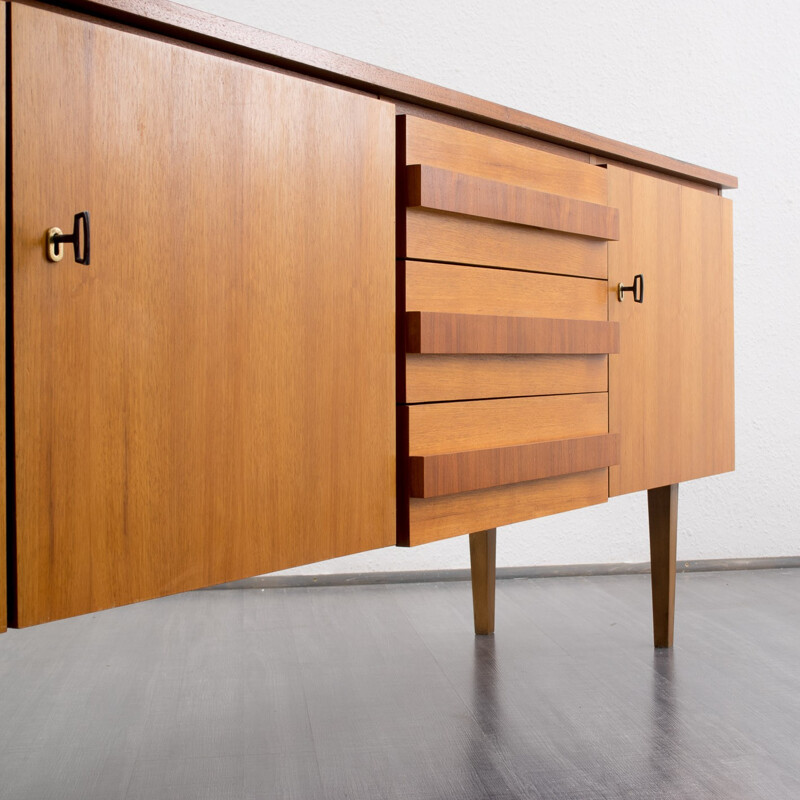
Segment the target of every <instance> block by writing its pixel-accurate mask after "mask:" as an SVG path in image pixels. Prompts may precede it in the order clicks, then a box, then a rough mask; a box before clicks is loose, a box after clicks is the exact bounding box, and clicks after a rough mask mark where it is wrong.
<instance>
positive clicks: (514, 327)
mask: <svg viewBox="0 0 800 800" xmlns="http://www.w3.org/2000/svg"><path fill="white" fill-rule="evenodd" d="M398 270H399V272H400V285H401V286H402V287H403V289H404V295H405V296H404V298H403V297H402V296H401V297H400V301H401V303H400V309H401V320H400V322H401V325H400V327H401V328H403V329H404V332H403V334H402V335H403V347H404V349H405V361H404V362H402V361H401V362H400V364H399V367H400V369H399V375H398V382H397V385H398V400H399V402H407V403H422V402H432V401H443V400H467V399H477V398H495V397H512V396H517V397H518V396H523V395H539V394H567V393H580V392H604V391H606V389H607V386H608V369H607V354H608V353H610V352H617V350H618V336H619V334H618V326H617V325H616V324H615V323H608V322H607V321H606V316H607V302H608V301H607V291H608V289H607V284H606V282H605V281H599V280H591V279H585V278H573V277H565V276H560V275H547V274H538V273H529V272H519V271H511V270H504V269H485V268H481V267H465V266H460V265H455V264H438V263H428V262H419V261H406V262H398Z"/></svg>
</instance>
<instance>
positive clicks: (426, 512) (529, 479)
mask: <svg viewBox="0 0 800 800" xmlns="http://www.w3.org/2000/svg"><path fill="white" fill-rule="evenodd" d="M399 414H400V419H399V430H400V442H401V445H400V448H401V453H403V456H404V460H405V464H404V465H403V466H404V468H403V470H402V474H403V481H402V485H401V492H400V496H399V497H398V504H399V507H400V525H399V527H398V530H399V532H400V542H401V543H403V544H409V545H413V544H420V543H422V542H426V541H433V540H434V539H439V538H445V537H448V536H457V535H459V534H463V533H470V532H472V531H475V530H481V529H482V528H484V527H496V526H497V525H505V524H509V523H511V522H518V521H520V520H523V519H531V518H534V517H537V516H543V515H545V514H552V513H556V512H558V511H564V510H567V509H571V508H580V507H582V506H585V505H591V504H593V503H601V502H605V500H607V498H608V469H607V468H608V466H609V465H611V464H615V463H618V460H619V454H618V450H619V437H618V436H617V435H616V434H609V433H608V396H607V395H606V394H605V393H597V394H575V395H558V396H547V397H523V398H508V399H502V400H484V401H473V402H456V403H433V404H425V405H415V406H404V407H401V408H400V409H399Z"/></svg>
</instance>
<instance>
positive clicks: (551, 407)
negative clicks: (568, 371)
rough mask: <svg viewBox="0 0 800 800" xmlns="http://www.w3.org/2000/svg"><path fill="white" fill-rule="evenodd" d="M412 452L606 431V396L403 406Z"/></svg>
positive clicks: (448, 450)
mask: <svg viewBox="0 0 800 800" xmlns="http://www.w3.org/2000/svg"><path fill="white" fill-rule="evenodd" d="M400 414H401V419H400V425H401V430H403V429H405V430H407V434H408V453H409V454H411V455H415V456H426V455H439V454H444V453H456V452H461V451H464V450H483V449H489V448H497V447H508V446H510V445H515V444H529V443H531V442H543V441H548V440H552V439H567V438H571V437H578V436H595V435H597V434H601V433H607V432H608V395H607V394H605V393H604V392H602V393H598V394H574V395H552V396H544V397H511V398H505V399H500V400H480V401H467V402H463V403H431V404H426V405H415V406H409V407H406V408H401V409H400Z"/></svg>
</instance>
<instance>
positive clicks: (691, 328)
mask: <svg viewBox="0 0 800 800" xmlns="http://www.w3.org/2000/svg"><path fill="white" fill-rule="evenodd" d="M608 172H609V193H610V201H611V202H613V203H614V204H615V205H617V206H619V208H620V219H621V222H622V229H621V236H620V240H619V242H615V243H612V244H610V245H609V284H610V287H609V288H611V287H613V286H615V285H616V284H617V283H618V282H620V281H622V282H624V283H625V284H626V285H630V283H631V280H632V278H633V276H634V274H636V273H642V274H643V275H644V303H642V304H638V303H633V302H629V299H628V298H626V299H625V301H624V302H622V303H620V302H618V300H617V298H616V295H615V293H613V291H610V292H609V318H610V319H612V320H616V321H618V322H619V323H620V332H621V342H620V353H619V354H618V355H612V356H610V357H609V397H610V400H611V407H610V428H609V429H610V430H611V431H616V432H619V433H620V435H621V452H620V464H619V466H616V467H612V468H611V470H610V473H609V475H610V494H612V495H617V494H624V493H626V492H634V491H639V490H642V489H651V488H655V487H660V486H668V485H671V484H677V483H681V482H683V481H687V480H691V479H693V478H699V477H703V476H705V475H713V474H717V473H721V472H726V471H729V470H732V469H733V468H734V389H733V253H732V241H733V237H732V218H731V202H730V200H728V199H726V198H722V197H718V196H715V195H710V194H707V193H705V192H700V191H697V190H695V189H689V188H687V187H683V186H679V185H677V184H674V183H670V182H667V181H663V180H661V179H658V178H652V177H649V176H646V175H641V174H639V173H635V172H631V171H629V170H626V169H620V168H616V167H609V168H608Z"/></svg>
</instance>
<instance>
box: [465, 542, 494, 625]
mask: <svg viewBox="0 0 800 800" xmlns="http://www.w3.org/2000/svg"><path fill="white" fill-rule="evenodd" d="M496 562H497V529H496V528H490V529H489V530H488V531H475V533H471V534H470V535H469V563H470V571H471V578H472V615H473V619H474V622H475V633H476V634H477V635H479V636H487V635H489V634H492V633H494V594H495V573H496V567H495V565H496Z"/></svg>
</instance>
